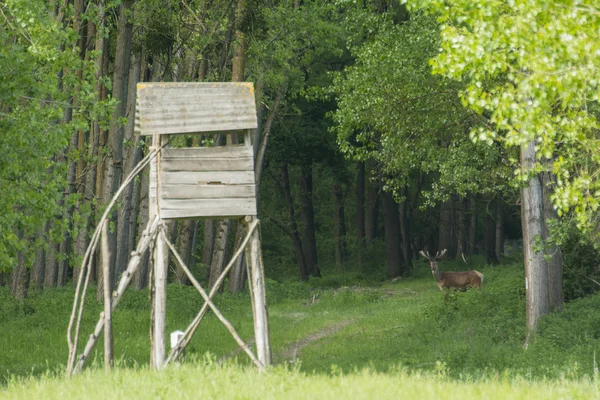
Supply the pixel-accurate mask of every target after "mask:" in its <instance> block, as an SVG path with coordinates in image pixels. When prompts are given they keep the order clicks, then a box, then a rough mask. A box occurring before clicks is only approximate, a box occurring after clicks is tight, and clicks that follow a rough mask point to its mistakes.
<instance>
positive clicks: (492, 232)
mask: <svg viewBox="0 0 600 400" xmlns="http://www.w3.org/2000/svg"><path fill="white" fill-rule="evenodd" d="M488 204H489V202H488ZM483 242H484V248H485V256H486V262H487V263H488V264H496V263H497V262H498V260H497V259H496V221H495V220H494V216H493V215H492V214H491V213H490V210H489V209H486V213H485V220H484V232H483Z"/></svg>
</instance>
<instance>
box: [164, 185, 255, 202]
mask: <svg viewBox="0 0 600 400" xmlns="http://www.w3.org/2000/svg"><path fill="white" fill-rule="evenodd" d="M255 194H256V189H255V186H254V185H163V187H162V195H163V197H162V198H163V199H170V200H175V199H223V198H230V199H233V198H244V197H247V198H254V197H255Z"/></svg>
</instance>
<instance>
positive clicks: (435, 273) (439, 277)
mask: <svg viewBox="0 0 600 400" xmlns="http://www.w3.org/2000/svg"><path fill="white" fill-rule="evenodd" d="M431 273H432V274H433V279H435V280H436V281H437V282H440V281H441V280H442V272H441V271H440V269H439V267H438V266H437V263H436V264H431Z"/></svg>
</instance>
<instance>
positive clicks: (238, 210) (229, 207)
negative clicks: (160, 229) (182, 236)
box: [160, 198, 256, 219]
mask: <svg viewBox="0 0 600 400" xmlns="http://www.w3.org/2000/svg"><path fill="white" fill-rule="evenodd" d="M160 215H161V217H162V218H165V219H170V218H193V217H241V216H245V215H256V200H255V199H254V198H233V199H191V200H162V202H161V209H160Z"/></svg>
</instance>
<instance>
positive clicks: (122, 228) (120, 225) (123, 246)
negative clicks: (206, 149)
mask: <svg viewBox="0 0 600 400" xmlns="http://www.w3.org/2000/svg"><path fill="white" fill-rule="evenodd" d="M133 57H134V59H133V62H131V63H130V64H131V65H130V71H129V75H128V79H129V83H128V85H127V95H126V98H127V106H126V108H125V110H126V111H125V115H126V117H127V125H126V126H125V130H124V139H125V141H126V142H127V143H133V146H131V147H127V148H124V149H123V166H124V171H123V174H124V176H127V175H129V173H130V172H131V170H132V169H133V168H134V167H135V166H136V165H137V163H139V162H140V161H141V159H142V144H143V139H140V137H139V136H137V135H136V134H135V98H136V84H137V83H138V82H139V80H140V77H141V69H142V64H141V63H142V55H141V54H140V53H137V54H134V56H133ZM135 190H136V187H135V183H131V184H130V185H129V186H128V187H127V188H126V189H125V191H124V192H123V197H122V207H121V209H120V210H119V211H118V222H117V243H118V245H117V257H116V270H117V273H116V278H117V279H118V277H119V276H120V275H121V273H122V272H123V270H124V269H125V268H126V266H127V259H128V258H129V253H130V252H131V251H132V250H133V246H134V244H133V243H134V242H135V241H132V240H130V236H131V235H132V234H133V233H134V232H135V231H136V228H137V227H136V226H135V225H132V224H134V223H135V222H136V221H135V218H132V217H131V215H132V213H133V211H134V209H135V208H137V206H136V205H135V204H134V203H133V197H134V191H135ZM134 236H135V235H134Z"/></svg>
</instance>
